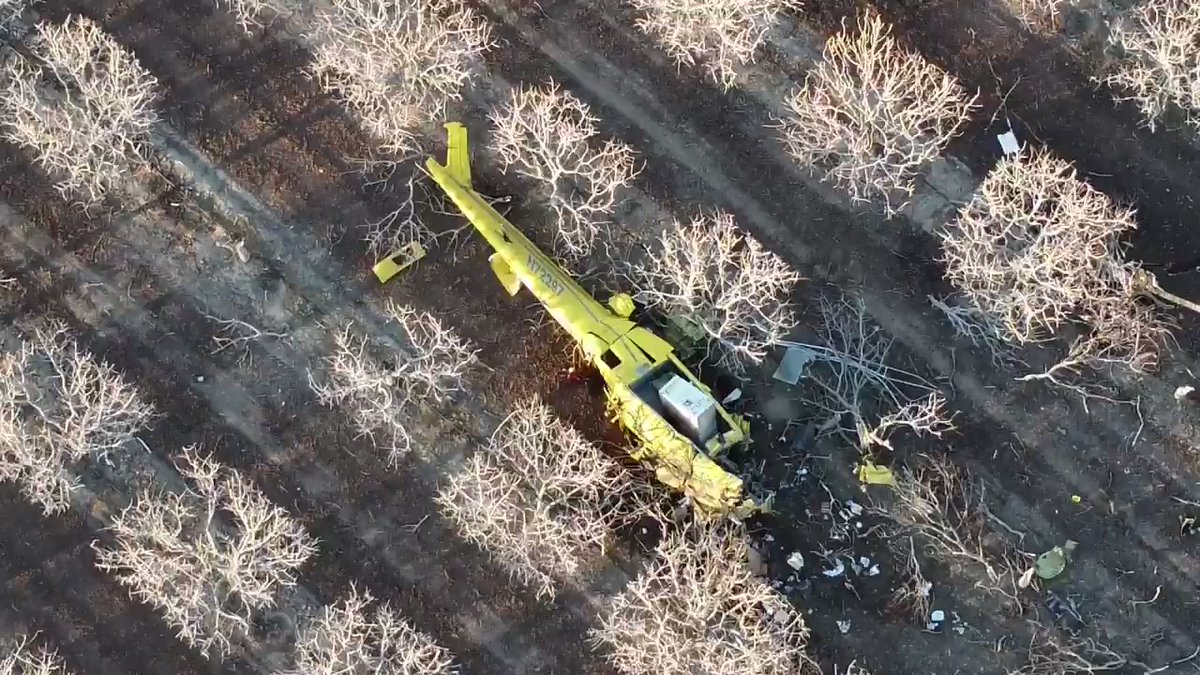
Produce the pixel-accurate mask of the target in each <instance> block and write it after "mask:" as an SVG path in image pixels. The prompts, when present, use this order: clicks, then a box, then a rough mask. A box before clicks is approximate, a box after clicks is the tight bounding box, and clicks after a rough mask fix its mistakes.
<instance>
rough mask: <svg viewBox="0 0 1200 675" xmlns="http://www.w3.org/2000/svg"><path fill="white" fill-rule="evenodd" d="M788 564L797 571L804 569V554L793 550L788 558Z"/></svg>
mask: <svg viewBox="0 0 1200 675" xmlns="http://www.w3.org/2000/svg"><path fill="white" fill-rule="evenodd" d="M787 564H788V567H791V568H792V569H794V570H797V571H799V570H802V569H804V555H803V554H801V553H800V551H792V554H791V555H789V556H788V558H787Z"/></svg>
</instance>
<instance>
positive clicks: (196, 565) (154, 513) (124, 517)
mask: <svg viewBox="0 0 1200 675" xmlns="http://www.w3.org/2000/svg"><path fill="white" fill-rule="evenodd" d="M176 466H177V468H178V469H179V473H180V474H181V475H182V476H183V477H184V478H185V479H186V480H188V481H189V482H190V486H189V487H188V488H187V489H186V490H184V491H180V492H168V491H164V490H161V489H148V490H143V491H142V492H141V493H140V494H138V496H137V497H136V498H135V499H134V501H133V503H131V504H130V505H129V506H128V507H126V508H125V509H124V510H123V511H122V512H121V513H120V514H119V515H118V516H117V517H115V518H113V520H112V523H111V524H110V525H109V526H108V528H107V530H108V532H109V533H110V534H111V535H112V538H113V541H112V542H111V544H109V545H102V544H101V543H100V542H99V541H97V542H95V543H94V544H93V548H94V549H95V550H96V557H97V562H96V564H97V566H98V567H100V568H101V569H104V570H107V571H110V572H112V573H114V574H115V575H116V577H117V579H118V580H119V581H120V582H121V583H122V584H124V585H126V586H128V587H129V592H130V595H131V596H133V597H134V598H136V599H137V600H140V601H142V602H145V603H147V604H149V605H152V606H154V607H155V608H157V609H158V610H159V611H161V612H162V613H163V615H164V617H165V618H166V621H167V623H168V624H169V625H171V626H172V627H173V628H174V629H175V630H176V631H177V633H178V635H179V638H180V639H182V640H183V641H184V642H186V643H187V644H189V645H191V646H192V647H195V648H196V649H197V650H199V651H201V652H203V653H204V654H206V655H208V656H210V657H214V656H215V657H222V656H224V655H226V654H228V653H229V652H230V650H231V649H232V647H233V644H234V643H235V641H236V640H238V639H239V638H240V637H241V636H244V635H246V634H247V632H248V631H249V629H250V625H251V621H252V619H253V617H254V614H255V612H256V611H258V610H261V609H264V608H267V607H271V606H273V605H274V604H275V593H276V592H277V591H278V590H279V589H281V588H283V587H287V586H293V585H295V583H296V570H298V569H299V568H300V566H302V565H303V564H304V563H305V561H307V560H308V559H309V558H310V557H312V556H313V555H314V554H315V553H316V550H317V548H316V542H315V541H314V540H313V539H312V537H310V536H309V535H308V533H307V532H306V531H305V529H304V526H303V525H301V524H300V523H299V522H297V521H295V520H293V519H292V518H291V516H289V515H288V513H287V511H285V510H284V509H282V508H280V507H278V506H276V505H275V504H273V503H272V502H271V500H270V499H268V498H267V497H266V496H265V495H263V494H262V493H261V492H259V490H258V489H257V488H256V487H255V486H254V484H253V483H251V482H250V481H249V480H247V479H245V478H243V477H242V476H241V475H240V474H238V472H237V471H235V470H233V469H230V468H228V467H226V466H222V465H221V464H220V463H218V462H217V461H215V460H214V459H212V458H211V457H210V456H206V455H203V454H201V452H200V451H199V450H198V449H197V448H195V447H189V448H185V449H184V451H183V458H182V460H181V461H180V462H179V463H178V464H177V465H176Z"/></svg>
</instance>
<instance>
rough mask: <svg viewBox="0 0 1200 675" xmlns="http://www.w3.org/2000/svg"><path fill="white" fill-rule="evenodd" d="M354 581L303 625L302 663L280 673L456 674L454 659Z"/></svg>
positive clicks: (298, 650) (298, 652)
mask: <svg viewBox="0 0 1200 675" xmlns="http://www.w3.org/2000/svg"><path fill="white" fill-rule="evenodd" d="M373 601H374V598H372V597H371V594H370V593H368V592H366V591H363V592H359V591H358V589H356V588H354V587H353V586H351V588H350V593H349V594H348V595H347V596H346V597H344V598H342V600H341V601H340V602H338V603H337V604H335V605H327V606H326V607H324V608H323V609H322V610H321V614H320V616H317V617H315V618H313V619H312V620H310V621H309V622H307V623H306V624H305V625H303V626H302V628H301V629H300V635H299V638H298V640H297V642H296V667H295V669H294V670H286V671H279V672H277V673H276V675H346V674H349V673H373V674H374V675H451V673H453V672H455V671H454V669H453V663H454V658H453V657H452V656H451V654H450V652H449V651H447V650H446V649H445V648H444V647H442V646H440V645H438V644H437V643H436V642H434V640H433V638H432V637H430V636H428V635H426V634H425V633H422V632H420V631H418V630H416V629H414V628H413V627H412V625H411V624H409V622H408V621H406V620H405V619H404V618H403V617H401V616H400V614H398V613H397V612H396V611H394V610H393V609H391V607H389V606H388V605H387V604H386V603H385V604H382V605H375V606H374V607H371V605H372V603H373Z"/></svg>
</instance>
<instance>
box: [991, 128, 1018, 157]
mask: <svg viewBox="0 0 1200 675" xmlns="http://www.w3.org/2000/svg"><path fill="white" fill-rule="evenodd" d="M996 140H997V141H1000V149H1001V150H1002V151H1003V152H1004V154H1005V155H1015V154H1017V153H1018V152H1020V151H1021V142H1020V141H1018V140H1017V135H1016V134H1015V133H1013V130H1012V129H1009V130H1008V131H1006V132H1004V133H1002V134H1000V135H999V136H996Z"/></svg>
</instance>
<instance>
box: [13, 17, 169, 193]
mask: <svg viewBox="0 0 1200 675" xmlns="http://www.w3.org/2000/svg"><path fill="white" fill-rule="evenodd" d="M27 45H28V48H29V51H30V53H31V54H32V59H26V58H23V57H17V58H13V59H10V60H9V68H8V72H7V73H6V77H3V78H0V80H2V81H3V87H4V90H3V96H0V135H2V136H3V138H5V139H6V140H8V141H11V142H13V143H15V144H17V145H20V146H23V147H25V148H28V149H29V150H30V151H31V152H32V153H33V158H34V161H35V162H36V163H37V164H38V165H40V166H41V167H43V168H44V169H45V170H46V171H48V172H49V173H50V174H51V175H53V176H55V177H56V178H58V183H57V187H58V190H59V191H60V192H61V193H63V194H64V195H70V196H76V197H78V198H80V199H81V200H82V201H83V202H84V203H85V204H89V205H90V204H95V203H98V202H99V201H101V200H102V199H103V198H104V196H105V195H106V194H108V193H109V192H110V191H111V190H112V189H114V188H115V187H116V186H117V185H119V182H120V181H121V180H123V178H124V177H125V176H126V175H128V174H129V173H131V172H132V171H133V170H135V169H136V167H137V166H138V164H139V163H141V162H143V161H144V160H145V147H146V138H147V137H148V135H149V132H150V130H151V128H152V127H153V126H154V125H155V124H156V123H157V122H158V114H157V113H156V112H155V110H154V102H155V97H156V94H155V91H156V89H157V87H158V82H157V80H155V78H154V76H153V75H151V74H150V72H149V71H148V70H146V69H145V68H143V67H142V66H141V64H139V63H138V62H137V59H136V58H135V57H134V55H133V53H132V52H130V51H128V50H126V49H125V48H124V47H122V46H121V44H120V43H118V42H117V41H116V40H115V39H113V38H112V37H111V36H110V35H108V34H107V33H105V32H104V29H103V28H101V27H100V26H99V25H98V24H96V23H95V22H93V21H92V20H90V19H86V18H84V17H81V16H76V15H72V16H70V17H68V18H67V20H66V21H65V22H63V23H61V24H50V23H39V24H38V25H37V26H35V27H34V30H33V34H32V35H31V36H30V37H29V38H28V40H27Z"/></svg>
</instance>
